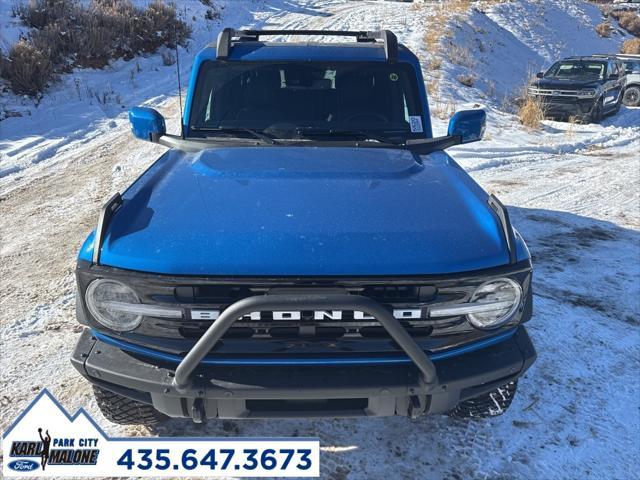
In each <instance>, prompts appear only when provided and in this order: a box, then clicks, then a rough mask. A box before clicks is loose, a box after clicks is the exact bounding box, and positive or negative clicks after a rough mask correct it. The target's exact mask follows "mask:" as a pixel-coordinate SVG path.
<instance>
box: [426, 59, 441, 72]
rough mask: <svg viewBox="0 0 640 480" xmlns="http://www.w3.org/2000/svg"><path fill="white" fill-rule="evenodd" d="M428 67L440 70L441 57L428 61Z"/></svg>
mask: <svg viewBox="0 0 640 480" xmlns="http://www.w3.org/2000/svg"><path fill="white" fill-rule="evenodd" d="M429 66H430V67H431V69H432V70H440V69H441V68H442V58H441V57H434V58H432V59H431V60H429Z"/></svg>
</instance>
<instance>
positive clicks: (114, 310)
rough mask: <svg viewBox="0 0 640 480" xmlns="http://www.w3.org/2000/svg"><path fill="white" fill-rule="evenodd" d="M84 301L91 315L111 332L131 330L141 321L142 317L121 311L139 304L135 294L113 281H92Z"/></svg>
mask: <svg viewBox="0 0 640 480" xmlns="http://www.w3.org/2000/svg"><path fill="white" fill-rule="evenodd" d="M85 300H86V302H87V307H88V308H89V312H91V315H93V317H94V318H95V319H96V320H97V321H98V322H100V323H102V324H103V325H104V326H105V327H108V328H110V329H111V330H117V331H119V332H126V331H129V330H133V329H134V328H136V327H137V326H138V325H140V322H141V321H142V315H139V314H137V313H131V312H126V311H123V310H124V309H123V308H122V307H121V306H122V305H127V304H129V305H131V304H138V303H140V299H139V298H138V296H137V295H136V292H134V291H133V290H132V289H131V288H129V287H127V286H126V285H124V284H123V283H120V282H116V281H115V280H106V279H100V280H94V281H93V282H91V283H90V284H89V287H88V288H87V293H86V295H85Z"/></svg>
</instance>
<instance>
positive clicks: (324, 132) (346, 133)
mask: <svg viewBox="0 0 640 480" xmlns="http://www.w3.org/2000/svg"><path fill="white" fill-rule="evenodd" d="M296 133H297V134H298V135H299V136H300V137H307V138H309V137H322V136H326V137H353V136H357V137H364V138H363V140H375V141H376V142H380V143H388V144H390V145H402V144H404V142H403V141H400V142H398V141H394V140H391V139H390V138H388V137H385V136H383V135H378V134H377V133H374V132H370V131H367V130H333V129H320V128H299V129H298V130H297V131H296Z"/></svg>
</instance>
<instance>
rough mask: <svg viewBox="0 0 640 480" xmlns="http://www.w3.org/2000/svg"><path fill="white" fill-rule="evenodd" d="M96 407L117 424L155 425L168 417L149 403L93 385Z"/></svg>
mask: <svg viewBox="0 0 640 480" xmlns="http://www.w3.org/2000/svg"><path fill="white" fill-rule="evenodd" d="M93 394H94V396H95V397H96V402H97V403H98V408H100V411H101V412H102V415H104V417H105V418H106V419H107V420H109V421H110V422H113V423H117V424H119V425H147V426H152V425H157V424H159V423H162V422H164V421H166V420H168V419H169V417H167V416H166V415H164V414H163V413H160V412H159V411H157V410H156V409H155V408H153V407H152V406H151V405H148V404H146V403H142V402H138V401H136V400H132V399H130V398H127V397H125V396H122V395H119V394H117V393H113V392H110V391H109V390H105V389H104V388H101V387H98V386H96V385H94V386H93Z"/></svg>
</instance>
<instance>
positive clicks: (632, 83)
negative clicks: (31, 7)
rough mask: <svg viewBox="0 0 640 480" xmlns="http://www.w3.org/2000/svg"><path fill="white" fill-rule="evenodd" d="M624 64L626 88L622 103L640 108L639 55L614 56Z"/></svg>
mask: <svg viewBox="0 0 640 480" xmlns="http://www.w3.org/2000/svg"><path fill="white" fill-rule="evenodd" d="M616 56H617V57H618V58H619V59H620V60H622V63H623V64H624V70H625V72H626V73H627V86H626V88H625V90H624V96H623V97H622V103H624V104H625V105H626V106H628V107H640V55H616Z"/></svg>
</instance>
